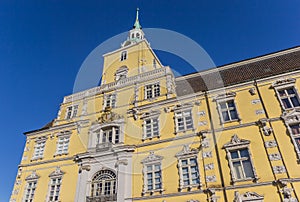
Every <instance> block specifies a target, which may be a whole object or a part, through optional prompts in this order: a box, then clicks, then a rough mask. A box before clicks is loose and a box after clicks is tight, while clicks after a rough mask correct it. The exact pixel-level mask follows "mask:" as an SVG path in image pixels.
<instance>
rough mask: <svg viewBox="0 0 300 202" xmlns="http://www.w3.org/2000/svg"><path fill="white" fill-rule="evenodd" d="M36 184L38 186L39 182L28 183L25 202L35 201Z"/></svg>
mask: <svg viewBox="0 0 300 202" xmlns="http://www.w3.org/2000/svg"><path fill="white" fill-rule="evenodd" d="M36 184H37V181H30V182H27V185H26V189H25V197H24V198H25V200H24V201H25V202H32V201H33V198H34V193H35V190H36Z"/></svg>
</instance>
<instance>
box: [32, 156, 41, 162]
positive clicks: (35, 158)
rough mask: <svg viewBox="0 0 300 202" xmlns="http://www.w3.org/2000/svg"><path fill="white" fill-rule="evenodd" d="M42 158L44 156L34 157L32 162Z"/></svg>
mask: <svg viewBox="0 0 300 202" xmlns="http://www.w3.org/2000/svg"><path fill="white" fill-rule="evenodd" d="M42 159H43V157H34V158H32V159H31V160H30V161H31V162H32V161H38V160H42Z"/></svg>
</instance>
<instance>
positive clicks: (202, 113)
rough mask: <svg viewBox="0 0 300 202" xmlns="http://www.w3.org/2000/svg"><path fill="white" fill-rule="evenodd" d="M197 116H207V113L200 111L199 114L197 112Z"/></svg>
mask: <svg viewBox="0 0 300 202" xmlns="http://www.w3.org/2000/svg"><path fill="white" fill-rule="evenodd" d="M197 114H198V116H205V114H206V113H205V111H199V112H197Z"/></svg>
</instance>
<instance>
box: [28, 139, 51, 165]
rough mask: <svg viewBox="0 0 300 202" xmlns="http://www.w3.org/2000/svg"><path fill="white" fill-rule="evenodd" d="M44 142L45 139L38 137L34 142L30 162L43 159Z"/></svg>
mask: <svg viewBox="0 0 300 202" xmlns="http://www.w3.org/2000/svg"><path fill="white" fill-rule="evenodd" d="M46 140H47V137H45V136H43V137H38V138H37V139H36V140H35V145H34V151H33V155H32V159H31V160H32V161H33V160H39V159H43V158H44V153H45V148H46Z"/></svg>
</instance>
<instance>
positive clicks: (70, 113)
mask: <svg viewBox="0 0 300 202" xmlns="http://www.w3.org/2000/svg"><path fill="white" fill-rule="evenodd" d="M77 113H78V105H72V106H68V107H67V108H66V116H65V119H72V118H74V117H76V116H77Z"/></svg>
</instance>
